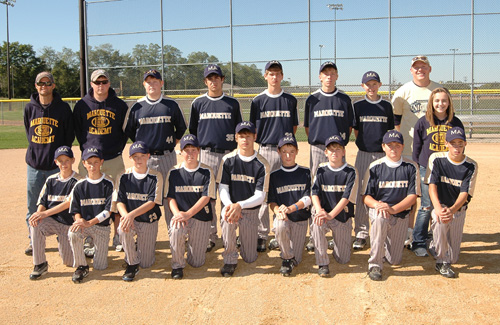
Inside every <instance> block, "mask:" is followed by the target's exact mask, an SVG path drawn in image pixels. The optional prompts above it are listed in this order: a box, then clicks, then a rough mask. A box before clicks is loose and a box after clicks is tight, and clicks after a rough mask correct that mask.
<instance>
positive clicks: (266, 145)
mask: <svg viewBox="0 0 500 325" xmlns="http://www.w3.org/2000/svg"><path fill="white" fill-rule="evenodd" d="M260 146H261V147H269V148H277V147H278V145H276V144H261V145H260Z"/></svg>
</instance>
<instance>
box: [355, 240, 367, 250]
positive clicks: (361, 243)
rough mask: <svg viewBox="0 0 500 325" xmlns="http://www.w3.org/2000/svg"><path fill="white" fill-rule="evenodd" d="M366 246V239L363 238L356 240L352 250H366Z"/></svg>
mask: <svg viewBox="0 0 500 325" xmlns="http://www.w3.org/2000/svg"><path fill="white" fill-rule="evenodd" d="M365 246H366V239H363V238H356V240H354V243H352V248H354V250H357V251H359V250H362V249H363V248H365Z"/></svg>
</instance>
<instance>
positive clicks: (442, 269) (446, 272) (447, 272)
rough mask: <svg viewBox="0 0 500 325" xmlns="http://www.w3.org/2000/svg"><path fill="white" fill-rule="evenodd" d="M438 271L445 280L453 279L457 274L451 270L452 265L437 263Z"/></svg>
mask: <svg viewBox="0 0 500 325" xmlns="http://www.w3.org/2000/svg"><path fill="white" fill-rule="evenodd" d="M436 271H438V272H439V274H441V275H442V276H444V277H445V278H449V279H452V278H454V277H455V272H454V271H453V269H452V268H451V264H450V263H436Z"/></svg>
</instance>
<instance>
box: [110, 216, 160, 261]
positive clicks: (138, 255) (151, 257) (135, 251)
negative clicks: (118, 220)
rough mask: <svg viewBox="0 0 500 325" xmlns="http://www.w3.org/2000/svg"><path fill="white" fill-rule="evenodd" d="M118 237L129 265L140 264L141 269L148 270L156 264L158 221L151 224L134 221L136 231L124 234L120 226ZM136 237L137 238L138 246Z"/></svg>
mask: <svg viewBox="0 0 500 325" xmlns="http://www.w3.org/2000/svg"><path fill="white" fill-rule="evenodd" d="M118 235H119V236H120V243H121V244H122V245H123V250H124V251H125V262H127V264H128V265H137V264H139V266H140V267H141V268H148V267H150V266H151V265H153V264H154V262H155V249H156V237H157V236H158V221H155V222H151V223H149V222H138V221H134V229H130V231H129V232H124V231H123V230H122V228H121V224H120V226H118ZM135 236H137V246H136V241H135V238H134V237H135Z"/></svg>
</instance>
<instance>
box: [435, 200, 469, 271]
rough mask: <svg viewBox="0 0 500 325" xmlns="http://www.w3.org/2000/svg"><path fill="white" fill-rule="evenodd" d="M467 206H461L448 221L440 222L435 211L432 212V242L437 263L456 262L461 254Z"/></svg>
mask: <svg viewBox="0 0 500 325" xmlns="http://www.w3.org/2000/svg"><path fill="white" fill-rule="evenodd" d="M465 212H466V209H465V208H461V209H460V210H458V211H457V213H455V214H454V215H453V219H452V220H451V221H450V222H448V223H439V222H438V220H437V218H436V216H435V214H434V211H433V213H432V225H431V228H432V234H433V239H432V242H431V244H430V247H432V248H433V249H434V250H435V251H436V262H437V263H443V262H445V263H456V262H457V261H458V256H459V254H460V244H461V243H462V235H463V233H464V224H465Z"/></svg>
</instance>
